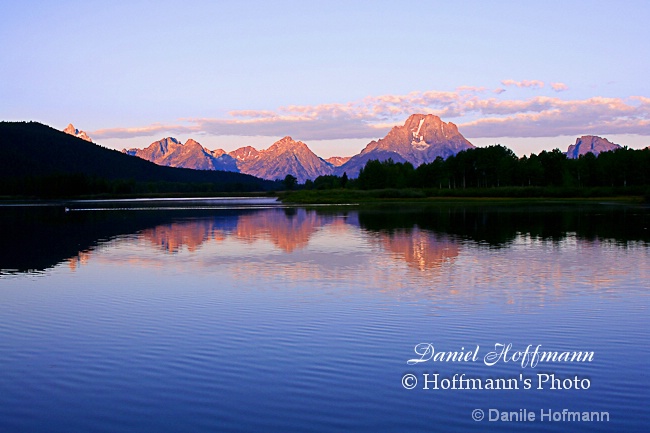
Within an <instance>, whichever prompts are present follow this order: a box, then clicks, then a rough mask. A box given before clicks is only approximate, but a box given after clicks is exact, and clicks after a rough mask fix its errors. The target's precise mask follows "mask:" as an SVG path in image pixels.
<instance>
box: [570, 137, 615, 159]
mask: <svg viewBox="0 0 650 433" xmlns="http://www.w3.org/2000/svg"><path fill="white" fill-rule="evenodd" d="M620 147H621V146H620V145H618V144H616V143H612V142H611V141H609V140H607V139H606V138H602V137H598V136H596V135H583V136H582V137H579V138H576V142H575V144H572V145H570V146H569V148H568V149H567V152H566V155H567V158H574V159H575V158H578V157H579V156H580V155H586V154H587V153H593V154H594V155H595V156H598V154H599V153H601V152H609V151H612V150H616V149H620Z"/></svg>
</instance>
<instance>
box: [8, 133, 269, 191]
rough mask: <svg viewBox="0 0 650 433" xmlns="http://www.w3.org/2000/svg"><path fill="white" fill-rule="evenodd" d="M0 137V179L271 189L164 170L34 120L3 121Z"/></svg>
mask: <svg viewBox="0 0 650 433" xmlns="http://www.w3.org/2000/svg"><path fill="white" fill-rule="evenodd" d="M0 137H2V140H1V141H0V152H1V154H2V158H0V180H2V179H4V180H6V179H20V178H27V177H35V176H48V175H54V174H62V173H63V174H65V173H68V174H69V173H76V174H83V175H87V176H95V177H99V178H104V179H109V180H114V179H129V180H134V181H140V182H161V181H162V182H181V183H213V184H226V183H228V184H242V185H243V184H250V185H249V186H251V187H255V188H259V190H262V189H265V188H266V187H269V186H270V183H269V182H265V181H263V180H261V179H257V178H255V177H253V176H249V175H245V174H240V173H232V172H223V171H201V170H189V169H183V168H172V167H161V166H158V165H156V164H153V163H151V162H149V161H145V160H143V159H140V158H133V157H132V156H129V155H126V154H124V153H122V152H119V151H116V150H110V149H106V148H103V147H101V146H98V145H96V144H93V143H90V142H88V141H84V140H82V139H79V138H76V137H73V136H71V135H69V134H66V133H64V132H61V131H57V130H56V129H53V128H50V127H49V126H46V125H43V124H40V123H36V122H29V123H27V122H0ZM249 189H250V188H249Z"/></svg>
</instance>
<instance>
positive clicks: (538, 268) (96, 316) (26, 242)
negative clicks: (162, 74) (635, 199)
mask: <svg viewBox="0 0 650 433" xmlns="http://www.w3.org/2000/svg"><path fill="white" fill-rule="evenodd" d="M64 207H67V208H68V211H67V212H66V211H65V210H64ZM0 223H1V224H2V229H3V240H2V242H1V243H0V245H1V251H0V268H1V269H2V271H1V272H0V431H2V432H41V431H42V432H81V431H93V432H103V431H106V432H113V431H125V432H149V431H150V432H203V431H205V432H215V431H219V432H270V431H278V432H280V431H282V432H293V431H299V432H380V431H381V432H433V431H531V432H533V431H557V432H560V431H585V432H587V431H589V432H592V431H602V432H611V431H629V432H636V431H639V432H641V431H647V426H648V424H649V422H650V417H649V416H648V410H647V406H648V403H649V400H648V395H649V393H648V386H649V385H650V379H649V377H648V357H649V356H650V344H649V343H650V339H649V337H648V329H649V325H650V320H649V318H648V295H649V294H650V249H649V245H650V233H649V227H650V211H649V210H648V209H647V208H643V207H637V206H622V205H607V204H602V205H592V206H588V207H582V206H581V207H576V206H573V207H566V206H563V205H546V206H527V207H521V206H518V207H513V206H508V207H503V206H489V207H482V206H471V207H463V206H458V205H455V206H454V205H447V206H443V205H439V206H430V207H423V206H420V207H414V208H409V207H406V208H400V209H399V210H395V209H392V208H390V207H389V208H374V209H359V208H336V209H331V208H316V209H305V208H300V207H282V206H279V205H277V204H275V203H273V202H271V201H269V200H266V199H256V200H254V201H247V200H226V201H224V200H184V201H138V202H97V201H95V202H72V203H66V204H64V205H61V206H40V207H31V206H23V207H2V208H0ZM419 343H430V344H431V345H432V346H433V347H434V351H435V352H436V353H437V352H440V351H463V350H464V351H477V352H478V356H477V359H476V361H471V360H470V361H468V362H453V361H449V362H442V361H439V362H438V361H436V362H434V361H427V362H421V363H417V364H411V365H409V364H408V363H407V361H408V360H410V359H414V358H421V356H418V355H417V354H416V353H415V346H416V345H417V344H419ZM498 344H506V345H507V344H512V346H513V349H512V352H515V351H524V350H525V349H526V347H527V346H528V345H531V348H532V349H534V348H535V347H536V346H538V345H541V348H540V350H546V351H558V352H564V351H569V352H574V351H584V352H587V351H588V352H593V360H592V362H573V363H571V362H555V363H552V362H551V363H548V362H547V363H539V364H537V366H536V367H534V368H531V366H530V365H528V366H526V367H522V365H521V360H519V362H516V361H512V360H509V361H510V362H507V363H506V362H503V360H500V361H499V362H497V363H496V364H495V365H492V366H488V365H486V364H485V362H484V356H485V355H486V354H487V353H488V352H493V351H495V345H498ZM477 346H478V348H477ZM512 352H511V353H512ZM426 356H428V355H425V358H426ZM409 374H410V375H414V376H413V377H414V378H415V379H416V380H417V381H418V382H417V384H415V385H414V389H406V388H405V387H404V386H403V378H404V377H405V375H409ZM435 374H437V375H438V376H434V375H435ZM455 374H457V375H461V374H465V377H471V378H478V379H480V380H481V381H482V383H487V381H488V380H489V379H513V381H514V382H516V383H517V386H518V388H519V389H501V390H488V389H482V390H478V389H474V390H472V389H455V390H454V389H441V386H442V379H452V378H453V376H454V375H455ZM539 374H547V375H551V374H554V375H555V376H556V377H557V378H561V379H565V378H571V379H573V378H574V377H575V376H578V378H579V379H580V380H582V379H587V382H588V383H589V389H555V390H554V389H550V387H551V384H550V382H549V383H545V384H544V385H543V387H542V388H543V389H537V388H538V382H537V381H538V375H539ZM427 375H428V376H427ZM413 377H407V379H405V381H406V385H413V383H414V382H413V381H412V379H413ZM433 377H438V380H439V381H441V382H440V384H439V385H440V389H432V388H433V387H434V386H433V382H432V380H433ZM520 378H521V379H522V381H519V379H520ZM525 379H530V380H531V381H532V387H531V389H524V382H523V380H525ZM427 380H429V382H427ZM587 382H584V381H583V383H587ZM427 383H428V385H427ZM426 387H428V388H430V389H424V388H426ZM475 409H481V410H483V411H484V415H485V418H484V419H483V420H482V421H478V422H477V421H474V420H473V419H472V414H473V411H474V410H475ZM490 409H493V410H494V409H496V410H498V411H509V412H514V411H519V410H520V409H526V410H527V411H529V412H534V413H535V414H536V420H535V421H526V422H522V421H519V422H517V421H512V422H502V421H489V420H488V418H489V415H490V413H491V412H490ZM563 409H568V410H569V411H580V412H583V411H589V412H592V411H593V412H599V413H600V412H608V413H609V417H610V421H609V422H582V421H580V422H577V421H548V420H547V421H541V420H540V410H543V411H544V412H547V413H548V411H557V412H560V413H561V411H562V410H563ZM492 413H495V412H494V411H493V412H492Z"/></svg>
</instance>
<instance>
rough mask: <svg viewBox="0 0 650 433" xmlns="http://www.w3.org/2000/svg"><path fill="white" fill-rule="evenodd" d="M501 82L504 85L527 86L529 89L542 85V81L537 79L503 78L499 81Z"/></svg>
mask: <svg viewBox="0 0 650 433" xmlns="http://www.w3.org/2000/svg"><path fill="white" fill-rule="evenodd" d="M501 84H503V85H504V86H516V87H519V88H522V87H529V88H531V89H541V88H542V87H544V82H543V81H539V80H522V81H515V80H503V81H501Z"/></svg>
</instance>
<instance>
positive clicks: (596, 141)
mask: <svg viewBox="0 0 650 433" xmlns="http://www.w3.org/2000/svg"><path fill="white" fill-rule="evenodd" d="M64 132H66V133H68V134H71V135H74V136H76V137H79V138H82V139H84V140H87V141H92V140H91V139H90V138H89V137H88V135H87V134H86V133H85V132H84V131H80V130H78V129H76V128H75V127H74V126H73V125H68V127H67V128H66V129H65V130H64ZM620 147H621V146H619V145H618V144H614V143H612V142H610V141H608V140H607V139H604V138H601V137H597V136H593V135H585V136H582V137H579V138H578V139H576V143H575V144H572V145H570V146H569V148H568V150H567V152H566V155H567V157H568V158H578V157H579V156H581V155H585V154H587V153H589V152H591V153H593V154H594V155H598V154H599V153H601V152H607V151H611V150H616V149H618V148H620ZM472 148H474V145H473V144H472V143H470V142H469V141H468V140H467V139H466V138H465V137H463V135H462V134H461V133H460V132H459V130H458V127H457V126H456V125H455V124H453V123H451V122H444V121H442V120H441V119H440V118H439V117H438V116H434V115H432V114H427V115H425V114H413V115H411V116H409V118H408V119H406V121H405V122H404V124H403V125H400V126H395V127H393V128H392V129H391V130H390V131H389V132H388V134H387V135H386V136H385V137H384V138H381V139H379V140H373V141H371V142H370V143H368V144H367V145H366V147H365V148H364V149H363V150H362V151H361V152H360V153H359V154H357V155H354V156H351V157H339V156H334V157H331V158H328V159H323V158H320V157H319V156H317V155H316V154H315V153H314V152H312V151H311V149H309V147H308V146H307V145H306V144H305V143H303V142H302V141H296V140H294V139H293V138H291V137H288V136H287V137H284V138H282V139H280V140H278V141H277V142H275V143H273V144H272V145H271V146H270V147H269V148H268V149H263V150H257V149H255V148H254V147H251V146H245V147H241V148H239V149H236V150H234V151H232V152H226V151H224V150H223V149H215V150H209V149H207V148H205V147H203V146H202V145H201V144H200V143H198V142H197V141H195V140H193V139H189V140H187V141H186V142H185V143H181V142H180V141H178V140H177V139H175V138H172V137H166V138H163V139H161V140H158V141H155V142H153V143H151V144H150V145H149V146H148V147H146V148H144V149H139V148H132V149H124V150H123V151H122V152H123V153H126V154H128V155H132V156H137V157H139V158H142V159H145V160H148V161H151V162H153V163H155V164H157V165H162V166H168V167H180V168H190V169H195V170H216V171H228V172H237V173H244V174H249V175H252V176H255V177H258V178H262V179H268V180H275V179H283V178H284V177H285V176H286V175H289V174H290V175H292V176H295V177H296V178H297V179H298V181H299V182H301V183H304V182H305V181H306V180H308V179H312V180H313V179H315V178H317V177H318V176H323V175H337V176H341V175H343V173H346V174H347V176H348V177H350V178H355V177H357V176H358V174H359V171H360V170H361V168H363V167H364V166H365V164H366V163H367V162H368V161H370V160H374V159H377V160H380V161H385V160H388V159H389V158H390V159H392V160H393V161H394V162H409V163H411V164H413V165H414V166H416V167H417V166H419V165H421V164H424V163H429V162H432V161H434V160H435V159H436V158H437V157H442V158H443V159H446V158H447V157H449V156H451V155H455V154H457V153H458V152H460V151H462V150H467V149H472Z"/></svg>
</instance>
